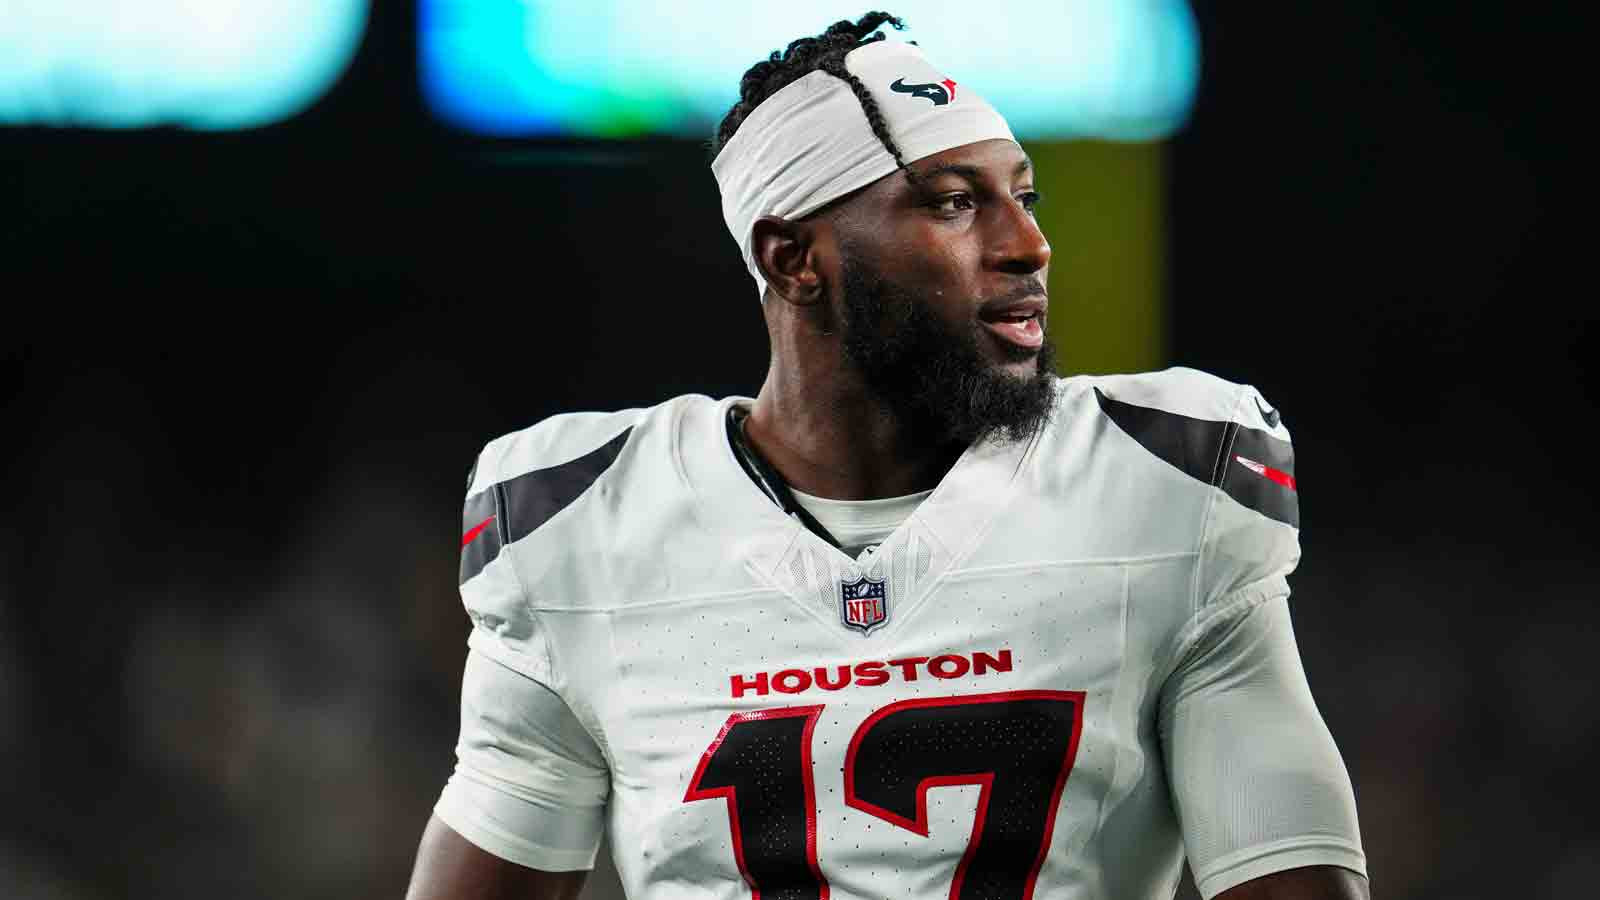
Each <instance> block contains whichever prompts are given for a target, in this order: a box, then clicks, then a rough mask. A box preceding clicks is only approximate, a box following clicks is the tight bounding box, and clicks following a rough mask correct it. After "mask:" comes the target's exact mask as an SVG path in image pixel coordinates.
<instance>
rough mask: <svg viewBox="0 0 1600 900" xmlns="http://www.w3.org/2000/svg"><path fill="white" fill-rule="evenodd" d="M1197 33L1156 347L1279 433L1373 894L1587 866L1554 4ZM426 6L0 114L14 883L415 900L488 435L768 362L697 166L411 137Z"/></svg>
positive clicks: (1559, 877) (1258, 12)
mask: <svg viewBox="0 0 1600 900" xmlns="http://www.w3.org/2000/svg"><path fill="white" fill-rule="evenodd" d="M1197 12H1198V14H1199V16H1200V27H1201V34H1202V38H1203V53H1204V71H1203V76H1202V82H1201V93H1200V97H1199V101H1198V105H1197V107H1196V109H1195V111H1194V115H1193V118H1192V121H1191V123H1190V125H1189V126H1188V127H1187V128H1186V129H1185V130H1184V131H1183V132H1182V133H1181V134H1180V135H1178V136H1177V137H1176V138H1175V139H1174V140H1173V141H1172V142H1171V144H1170V147H1169V150H1168V152H1167V153H1166V155H1165V157H1164V158H1165V160H1166V163H1165V165H1166V167H1167V184H1168V196H1167V208H1168V211H1169V220H1168V221H1169V226H1168V233H1167V234H1166V236H1165V239H1166V242H1167V246H1168V248H1169V251H1168V252H1169V275H1168V277H1167V280H1166V289H1165V290H1166V299H1167V304H1168V309H1169V317H1168V322H1169V326H1168V328H1169V335H1168V338H1169V339H1168V352H1169V355H1170V362H1172V363H1174V364H1183V365H1191V366H1196V367H1199V368H1203V369H1207V370H1210V371H1213V372H1216V373H1218V374H1220V375H1223V376H1224V377H1227V378H1230V379H1233V380H1236V381H1246V382H1250V383H1253V384H1255V385H1257V386H1258V387H1260V388H1261V389H1262V391H1263V392H1264V393H1265V394H1266V396H1267V397H1269V398H1270V399H1271V400H1272V401H1273V402H1274V403H1276V404H1277V405H1278V406H1280V407H1281V408H1282V409H1283V410H1284V415H1285V419H1286V420H1287V421H1288V423H1289V425H1290V427H1291V428H1292V429H1293V430H1294V433H1295V437H1296V445H1297V449H1298V456H1299V461H1298V470H1299V471H1298V473H1297V474H1298V475H1299V477H1300V482H1301V497H1302V504H1303V506H1302V512H1303V518H1304V522H1305V526H1304V531H1303V535H1302V537H1303V543H1304V549H1305V556H1304V561H1303V563H1302V566H1301V570H1300V574H1299V575H1298V576H1297V578H1296V580H1295V588H1296V595H1295V601H1294V607H1295V611H1296V616H1297V630H1298V633H1299V637H1300V642H1301V651H1302V653H1303V655H1304V658H1305V662H1306V667H1307V669H1308V671H1309V673H1310V677H1311V682H1312V685H1313V688H1314V690H1315V692H1316V695H1317V698H1318V701H1319V703H1320V705H1321V708H1322V710H1323V713H1324V715H1325V716H1326V718H1327V719H1328V721H1329V724H1330V726H1331V727H1332V729H1333V732H1334V734H1335V736H1336V737H1337V739H1338V740H1339V743H1340V746H1341V748H1342V750H1343V752H1344V755H1345V759H1346V762H1347V763H1348V765H1349V767H1350V770H1351V775H1352V777H1353V780H1354V782H1355V786H1356V791H1357V796H1358V800H1359V803H1360V807H1361V813H1362V827H1363V833H1364V839H1365V843H1366V848H1367V853H1368V856H1369V860H1370V865H1371V870H1372V874H1373V879H1374V887H1375V891H1374V896H1375V897H1381V898H1417V900H1431V898H1462V897H1549V898H1568V897H1579V896H1592V895H1593V891H1594V884H1595V883H1596V882H1597V881H1600V826H1596V825H1595V820H1594V816H1593V810H1594V802H1595V801H1596V800H1597V799H1600V798H1597V797H1596V796H1595V795H1596V786H1595V781H1594V778H1593V776H1592V774H1591V770H1592V759H1593V756H1594V747H1595V745H1596V740H1597V738H1600V711H1597V709H1600V687H1597V682H1596V679H1595V677H1594V674H1593V666H1592V660H1591V657H1590V656H1589V654H1590V653H1592V652H1593V648H1595V647H1596V646H1597V644H1600V628H1597V624H1600V612H1597V609H1596V602H1595V601H1596V594H1597V591H1596V585H1597V584H1600V564H1597V561H1596V558H1595V553H1594V550H1593V547H1594V544H1595V542H1594V540H1593V537H1592V535H1591V528H1590V522H1591V515H1592V510H1593V508H1594V507H1595V501H1596V490H1595V487H1594V484H1593V479H1592V477H1591V476H1590V472H1589V456H1590V454H1591V451H1590V446H1591V442H1590V441H1589V440H1587V439H1584V438H1583V437H1582V435H1583V434H1585V433H1586V432H1587V429H1586V426H1587V425H1588V420H1589V418H1590V415H1591V412H1592V405H1593V404H1592V397H1593V395H1594V389H1595V374H1596V368H1597V367H1596V362H1595V355H1596V349H1597V348H1596V337H1595V331H1596V329H1595V321H1596V315H1595V312H1594V310H1593V307H1592V301H1591V300H1589V299H1586V298H1588V297H1589V296H1590V295H1589V294H1588V285H1587V283H1586V279H1585V278H1584V276H1586V275H1587V274H1588V273H1587V271H1586V270H1587V268H1588V267H1589V266H1588V265H1584V264H1592V251H1589V249H1588V248H1587V247H1582V248H1580V247H1579V246H1578V239H1579V237H1580V236H1585V237H1586V236H1587V234H1588V229H1587V228H1584V227H1582V226H1584V225H1587V222H1586V221H1585V220H1584V219H1581V218H1580V216H1579V213H1580V210H1578V209H1576V208H1575V206H1576V204H1575V203H1573V197H1572V195H1573V194H1574V189H1573V187H1572V184H1573V183H1574V181H1573V180H1571V179H1570V178H1569V176H1568V174H1567V173H1568V172H1570V171H1573V170H1575V169H1579V168H1588V167H1589V166H1588V165H1587V164H1588V162H1589V160H1588V159H1581V160H1580V159H1579V153H1580V151H1579V150H1578V149H1577V148H1576V146H1575V144H1574V142H1573V141H1572V138H1573V135H1572V129H1574V128H1576V127H1577V126H1576V124H1575V123H1576V122H1578V121H1579V117H1578V116H1577V114H1576V113H1577V107H1575V106H1574V105H1573V103H1574V101H1571V100H1570V98H1568V97H1567V96H1566V94H1567V93H1568V92H1567V91H1565V90H1563V89H1562V88H1563V86H1564V85H1566V84H1568V83H1569V82H1570V80H1571V79H1573V78H1575V77H1576V76H1575V75H1573V74H1571V73H1570V72H1569V71H1568V70H1569V69H1570V68H1572V67H1573V66H1575V65H1576V62H1577V58H1575V57H1574V56H1573V55H1571V53H1570V51H1568V50H1564V49H1562V45H1563V44H1564V43H1566V41H1564V40H1563V39H1562V36H1563V35H1564V34H1567V33H1568V32H1571V31H1572V30H1573V29H1574V28H1575V26H1574V25H1573V24H1572V23H1568V22H1563V21H1561V20H1559V19H1556V18H1554V17H1551V16H1541V17H1535V16H1532V15H1529V14H1528V13H1527V11H1526V10H1525V9H1524V8H1522V7H1518V6H1513V5H1503V4H1473V3H1466V4H1445V3H1435V2H1426V3H1414V4H1387V3H1378V2H1347V3H1338V4H1315V5H1311V6H1307V7H1304V8H1302V6H1300V5H1292V4H1291V5H1272V6H1270V7H1260V6H1255V5H1251V4H1228V5H1226V6H1224V5H1222V4H1214V5H1213V4H1209V3H1206V4H1201V5H1200V6H1199V7H1198V9H1197ZM411 17H412V13H411V12H410V11H409V4H403V3H392V4H391V3H381V4H378V5H377V7H376V8H375V9H374V10H373V12H372V18H371V22H370V24H369V27H368V31H367V34H366V37H365V39H364V43H363V44H362V47H361V50H360V52H359V54H358V56H357V58H356V60H355V63H354V64H353V66H352V67H351V68H350V70H349V71H348V73H347V74H346V76H345V77H344V78H343V79H342V81H341V82H340V83H339V84H338V86H337V87H336V88H335V89H334V91H333V92H332V93H331V94H330V95H328V96H327V97H326V98H325V99H324V100H323V101H321V102H320V103H319V104H317V105H316V106H315V107H314V108H312V109H311V110H310V111H308V112H307V113H305V114H303V115H301V116H299V117H297V118H295V119H293V120H290V121H288V122H286V123H284V124H280V125H276V126H272V127H269V128H265V129H261V130H256V131H250V132H245V133H232V134H200V133H192V132H183V131H177V130H144V131H130V132H103V131H75V130H65V131H63V130H46V129H32V128H10V129H0V262H3V265H4V271H5V280H4V282H3V284H4V287H3V289H0V295H3V296H4V298H5V300H6V303H5V309H6V320H5V323H4V325H3V326H0V391H3V392H0V397H3V399H4V402H5V407H4V409H5V430H4V434H5V441H4V451H3V452H4V459H5V470H4V473H5V474H4V478H5V481H4V489H5V494H6V496H7V498H8V500H7V502H6V504H5V506H4V509H5V512H6V515H5V516H4V518H3V519H0V590H3V592H4V595H3V603H0V767H3V770H4V771H5V772H6V775H7V777H5V778H4V779H0V805H3V808H4V809H5V810H7V811H8V813H9V815H7V816H6V817H5V820H4V822H3V824H0V895H3V896H6V897H19V898H20V897H29V898H32V897H38V898H72V900H78V898H122V897H170V898H188V897H196V898H200V897H240V898H255V897H307V898H323V897H326V898H334V897H339V898H344V897H352V896H372V897H378V896H390V897H398V896H399V895H400V894H401V892H402V891H403V888H404V884H405V881H406V877H407V874H408V871H409V866H410V862H411V858H412V854H413V852H414V849H415V845H416V840H417V837H418V835H419V834H420V831H421V828H422V825H423V823H424V821H425V820H426V818H427V816H428V813H429V810H430V807H431V805H432V803H433V801H434V799H435V798H436V796H437V792H438V789H439V787H440V786H441V785H442V783H443V781H444V778H445V776H446V775H447V773H448V772H449V769H450V766H451V764H452V761H453V756H452V745H453V741H454V736H455V730H456V721H455V715H456V709H455V707H456V690H457V687H458V682H459V675H460V666H461V662H462V659H463V657H464V655H465V645H464V640H463V639H464V637H465V632H466V626H467V621H466V618H465V616H464V615H462V614H461V612H460V608H459V606H458V603H457V600H456V598H455V595H454V590H455V554H456V548H457V546H458V533H459V532H458V526H459V510H460V499H461V497H460V495H461V491H462V486H463V479H464V477H465V475H466V470H467V467H468V465H469V464H470V461H471V460H472V458H473V456H474V454H475V452H476V450H477V448H478V447H479V446H480V445H481V444H482V443H483V442H484V441H485V440H487V439H489V438H490V437H493V436H495V435H497V434H500V433H503V432H505V431H509V430H512V429H515V428H519V427H522V426H524V425H527V424H529V423H531V422H533V421H535V420H537V419H538V418H540V417H543V416H546V415H549V414H551V413H554V412H558V411H563V410H570V409H579V408H588V409H609V408H619V407H623V406H632V405H640V404H649V403H654V402H656V401H658V400H660V399H663V398H665V397H668V396H671V395H673V394H677V393H683V392H687V391H695V392H701V393H707V394H712V395H720V394H726V393H730V392H739V393H746V394H749V393H753V392H754V391H755V390H756V388H757V387H758V385H759V383H760V379H761V376H762V374H763V372H764V367H765V359H766V344H765V337H764V331H763V328H762V325H761V320H760V316H759V312H758V310H757V307H756V305H755V304H754V303H752V302H750V297H749V284H748V281H747V277H746V276H745V274H744V272H743V268H742V266H741V265H740V262H739V260H738V258H737V256H736V254H735V253H734V251H733V246H732V242H731V241H730V240H729V239H728V238H727V236H726V234H725V232H724V230H723V226H722V223H721V219H720V215H719V212H718V202H717V195H716V188H715V184H714V182H713V180H712V178H711V176H710V173H709V171H708V169H707V167H706V165H705V156H704V150H703V148H702V147H701V146H699V145H697V144H694V143H689V142H678V143H675V142H661V143H626V144H564V145H552V144H543V143H536V144H520V143H513V142H484V141H470V140H467V139H464V138H462V137H460V136H458V135H454V134H451V133H448V132H446V131H444V130H442V129H440V128H438V127H436V126H432V125H430V124H429V123H428V119H427V117H426V116H425V114H424V113H423V111H422V108H421V101H420V99H419V96H418V91H417V88H416V83H417V79H416V64H415V46H414V41H415V38H414V36H413V23H412V21H411ZM1590 105H1592V104H1590ZM1583 108H1587V105H1585V106H1584V107H1583ZM1580 223H1581V224H1580ZM1054 299H1055V305H1054V310H1053V320H1054V321H1058V322H1059V321H1061V320H1066V321H1068V322H1069V323H1070V317H1071V316H1072V298H1070V297H1066V298H1063V297H1056V298H1054ZM1068 327H1070V324H1069V325H1068ZM1064 367H1065V368H1068V369H1070V368H1071V367H1072V361H1071V360H1067V361H1065V363H1064ZM600 887H601V889H600V890H597V891H596V893H597V894H602V895H603V894H604V893H605V891H604V885H603V884H602V885H601V886H600Z"/></svg>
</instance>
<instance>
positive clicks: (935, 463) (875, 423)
mask: <svg viewBox="0 0 1600 900" xmlns="http://www.w3.org/2000/svg"><path fill="white" fill-rule="evenodd" d="M781 363H782V359H781V358H780V357H779V356H777V355H776V354H775V355H774V359H773V365H772V368H771V369H770V370H769V371H768V373H767V380H766V382H765V383H764V384H763V385H762V386H761V393H760V394H759V395H757V397H756V403H755V407H754V408H753V409H752V410H751V412H750V418H749V420H748V421H747V422H746V425H745V433H746V436H747V437H748V439H749V440H750V442H751V443H752V444H753V445H755V447H756V449H757V450H758V451H759V452H760V453H761V455H762V456H763V457H764V458H765V459H766V460H767V462H768V464H770V465H771V466H772V467H773V468H774V469H777V470H778V474H780V475H782V476H783V479H784V480H785V481H786V482H788V483H789V485H790V487H792V488H793V489H795V490H798V491H802V492H804V493H807V494H811V495H813V496H816V497H825V498H828V499H830V500H874V499H878V498H882V497H899V496H903V495H905V494H912V493H916V492H917V491H925V490H929V489H931V488H933V487H935V486H936V485H937V484H938V483H939V480H940V479H941V478H943V477H944V474H945V473H946V472H948V471H949V470H950V467H951V466H953V465H954V464H955V462H956V460H957V459H958V458H959V457H960V456H961V453H962V451H963V450H965V449H966V448H965V447H964V446H961V445H958V444H951V443H949V442H939V441H930V440H928V439H927V438H926V437H925V436H919V435H915V434H911V433H909V432H908V430H907V429H906V428H905V426H904V424H903V423H901V422H900V421H899V420H898V419H897V417H896V416H895V415H894V414H893V412H892V410H890V409H889V408H888V407H887V406H886V405H885V404H884V403H883V401H882V400H881V399H880V398H878V397H877V396H876V395H874V394H872V393H871V392H870V391H868V390H866V388H865V387H864V386H863V385H861V384H860V381H859V379H857V378H854V377H851V376H849V375H846V374H845V373H842V372H840V371H838V369H837V366H829V367H827V368H829V369H831V370H832V371H819V372H814V373H807V372H803V371H799V370H798V368H799V367H796V366H786V365H782V364H781Z"/></svg>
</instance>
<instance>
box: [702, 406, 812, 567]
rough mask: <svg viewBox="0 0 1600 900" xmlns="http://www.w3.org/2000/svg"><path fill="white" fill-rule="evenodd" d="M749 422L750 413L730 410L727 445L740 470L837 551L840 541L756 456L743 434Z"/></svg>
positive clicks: (736, 407) (763, 460)
mask: <svg viewBox="0 0 1600 900" xmlns="http://www.w3.org/2000/svg"><path fill="white" fill-rule="evenodd" d="M748 418H749V413H747V412H746V411H745V410H743V409H741V408H740V407H738V406H730V407H729V408H728V442H729V443H731V444H733V449H734V454H733V455H734V456H735V457H737V458H738V460H739V466H740V467H741V468H743V469H744V473H745V474H746V475H749V476H750V480H751V481H754V482H755V483H756V487H758V488H761V492H762V493H764V494H766V495H767V496H768V497H769V498H771V500H772V502H773V503H776V504H778V508H779V509H781V510H783V512H784V515H789V516H794V517H795V518H796V519H799V520H800V524H802V525H804V526H806V528H808V529H810V530H811V533H812V534H814V535H816V536H817V537H819V538H822V539H823V540H825V541H827V542H828V543H830V544H832V545H833V546H835V547H838V546H839V541H838V540H837V539H835V538H834V536H833V535H832V534H830V533H828V529H826V528H824V527H822V523H821V522H818V521H817V517H816V516H813V515H812V514H811V511H810V510H808V509H806V508H805V507H804V506H801V505H800V501H798V500H796V499H795V498H794V492H793V491H791V490H790V489H789V483H788V482H786V481H784V480H783V476H782V475H779V474H778V470H776V469H774V468H773V467H772V466H771V465H770V464H768V462H767V461H766V460H765V459H763V458H762V456H761V454H760V453H758V452H756V448H755V447H753V446H751V444H750V441H749V439H748V437H747V436H746V435H745V433H744V423H745V420H746V419H748Z"/></svg>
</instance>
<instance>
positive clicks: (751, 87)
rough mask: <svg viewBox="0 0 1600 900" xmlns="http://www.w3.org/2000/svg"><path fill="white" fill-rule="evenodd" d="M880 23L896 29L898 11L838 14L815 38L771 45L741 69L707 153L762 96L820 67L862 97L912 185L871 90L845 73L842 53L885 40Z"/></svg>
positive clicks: (874, 128)
mask: <svg viewBox="0 0 1600 900" xmlns="http://www.w3.org/2000/svg"><path fill="white" fill-rule="evenodd" d="M883 25H892V26H893V27H895V28H897V29H901V28H905V23H904V22H903V21H902V20H901V19H900V17H898V16H892V15H890V14H888V13H886V12H869V13H867V14H866V15H864V16H862V17H861V18H859V19H857V20H856V21H854V22H851V21H850V20H849V19H841V20H840V21H838V22H835V23H833V24H832V25H830V26H828V30H827V31H824V32H823V33H821V34H819V35H817V36H815V37H803V38H799V39H797V40H794V41H790V42H789V46H788V47H787V48H785V49H784V50H783V52H782V53H779V52H778V51H776V50H774V51H772V55H771V56H769V57H767V58H766V59H764V60H762V61H761V62H758V63H756V64H755V65H753V66H751V67H750V69H749V70H748V71H746V72H745V73H744V77H742V78H740V79H739V102H737V103H735V104H733V106H732V108H730V109H729V110H728V114H727V115H725V116H723V117H722V124H721V125H719V126H717V133H716V135H715V136H714V137H713V138H712V139H711V147H710V148H711V156H712V158H713V159H715V158H716V155H717V154H718V153H720V152H722V148H723V146H725V145H726V144H727V143H728V141H730V140H732V139H733V135H734V133H735V132H737V131H738V130H739V126H740V125H741V124H743V122H744V120H745V117H746V116H748V115H750V113H751V112H752V111H754V110H755V108H756V107H757V106H760V105H761V102H762V101H763V100H766V99H767V98H768V97H770V96H772V95H773V94H775V93H777V92H778V91H779V90H782V89H783V88H784V87H786V86H788V85H789V84H792V83H793V82H795V81H798V80H800V79H801V78H802V77H804V76H805V75H807V74H809V73H811V72H815V71H819V70H820V71H823V72H827V73H828V74H829V75H832V76H834V77H835V78H838V79H840V80H842V81H844V82H845V83H846V84H848V85H850V90H851V91H852V92H854V93H855V95H856V99H857V100H858V101H860V102H861V111H862V112H863V113H865V114H866V116H867V124H868V125H870V126H872V133H873V134H874V135H877V138H878V140H879V141H882V142H883V147H884V149H885V150H888V151H889V155H890V156H892V157H894V161H895V165H897V166H899V167H900V171H902V172H904V173H905V174H906V178H907V179H908V180H910V181H911V182H912V183H913V184H915V183H916V175H915V173H913V172H912V171H911V169H910V167H908V166H907V165H906V161H905V160H904V159H903V158H901V156H900V147H899V146H898V145H896V144H895V142H894V138H893V137H892V136H890V134H889V126H888V123H886V122H885V121H884V119H883V113H882V112H881V111H879V109H878V103H877V101H876V100H873V99H872V94H870V93H868V92H867V86H866V85H864V84H862V83H861V79H859V78H857V77H856V76H854V75H852V74H850V71H849V70H848V69H846V68H845V65H844V57H845V54H847V53H849V52H850V51H851V50H854V49H856V48H857V47H860V46H863V45H865V44H870V43H873V42H875V41H881V40H883V39H884V34H883V32H881V31H879V30H878V28H879V27H881V26H883Z"/></svg>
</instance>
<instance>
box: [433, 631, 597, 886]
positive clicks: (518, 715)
mask: <svg viewBox="0 0 1600 900" xmlns="http://www.w3.org/2000/svg"><path fill="white" fill-rule="evenodd" d="M609 784H610V782H609V777H608V775H607V771H606V764H605V759H604V758H603V756H602V755H601V753H600V749H599V747H598V746H596V745H595V743H594V740H593V739H592V738H591V737H590V736H589V733H588V732H587V731H586V730H584V727H583V725H582V723H580V722H579V721H578V719H577V717H575V716H574V715H573V714H572V711H571V710H570V709H568V708H567V705H566V704H565V703H564V702H563V701H562V700H561V698H560V697H558V696H557V695H556V694H555V692H554V691H552V690H550V689H549V688H547V687H545V686H544V685H542V684H540V683H539V682H537V681H534V680H533V679H531V678H528V677H527V676H525V675H523V674H521V673H519V672H515V671H513V670H511V669H509V668H507V667H506V666H504V665H502V664H501V663H499V662H496V661H495V660H493V659H491V658H489V657H488V656H486V655H484V654H481V653H478V652H477V651H472V652H469V653H468V654H467V665H466V671H465V673H464V675H463V678H462V684H461V738H460V740H459V741H458V742H457V744H456V769H455V772H454V773H453V774H452V775H451V776H450V780H449V781H448V782H447V783H446V784H445V788H444V792H443V794H442V795H441V796H440V797H439V802H438V804H437V805H436V806H435V807H434V813H435V814H436V815H438V817H439V818H440V820H442V821H443V822H444V823H445V824H446V825H449V826H450V827H451V828H452V829H454V830H455V832H456V833H457V834H459V835H461V836H462V837H464V838H466V839H467V840H468V841H470V842H472V843H473V844H475V845H477V846H478V847H480V848H482V849H483V850H486V851H488V852H489V853H492V854H494V855H495V856H498V857H500V858H501V859H505V860H510V861H511V862H514V863H518V864H520V865H524V866H527V867H529V868H532V869H541V870H543V871H547V872H568V871H573V870H577V869H592V868H594V860H595V853H596V851H597V850H598V849H599V846H600V833H601V830H602V827H603V825H604V820H605V804H606V798H607V795H608V793H609Z"/></svg>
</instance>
